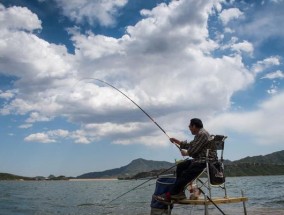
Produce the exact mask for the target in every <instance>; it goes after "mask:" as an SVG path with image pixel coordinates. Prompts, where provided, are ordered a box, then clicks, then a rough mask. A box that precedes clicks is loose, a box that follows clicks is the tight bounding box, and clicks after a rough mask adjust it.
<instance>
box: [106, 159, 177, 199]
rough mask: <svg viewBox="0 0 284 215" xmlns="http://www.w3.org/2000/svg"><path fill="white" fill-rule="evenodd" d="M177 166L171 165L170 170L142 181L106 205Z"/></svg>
mask: <svg viewBox="0 0 284 215" xmlns="http://www.w3.org/2000/svg"><path fill="white" fill-rule="evenodd" d="M177 165H178V164H175V165H173V166H172V167H170V168H168V169H166V170H164V171H162V172H160V173H159V174H158V175H156V176H154V177H152V178H149V179H148V180H147V181H144V182H143V183H141V184H139V185H137V186H136V187H134V188H132V189H131V190H128V191H127V192H125V193H123V194H121V195H120V196H118V197H116V198H114V199H113V200H111V201H110V202H108V203H107V204H110V203H112V202H114V201H115V200H117V199H119V198H121V197H122V196H124V195H126V194H127V193H130V192H131V191H133V190H136V189H137V188H139V187H141V186H142V185H144V184H146V183H147V182H149V181H151V180H153V179H156V178H158V177H159V176H160V175H161V174H163V173H165V172H167V171H169V170H171V169H172V168H174V167H176V166H177Z"/></svg>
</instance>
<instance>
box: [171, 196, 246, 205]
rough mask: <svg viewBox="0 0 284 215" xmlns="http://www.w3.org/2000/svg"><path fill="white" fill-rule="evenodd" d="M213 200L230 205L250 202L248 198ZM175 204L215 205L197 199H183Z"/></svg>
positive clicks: (213, 199) (216, 202)
mask: <svg viewBox="0 0 284 215" xmlns="http://www.w3.org/2000/svg"><path fill="white" fill-rule="evenodd" d="M211 200H212V201H213V202H214V203H215V204H216V205H217V204H230V203H239V202H245V201H248V198H247V197H227V198H222V197H220V198H211ZM173 204H186V205H212V204H213V203H212V202H211V201H209V200H208V199H206V200H205V199H197V200H190V199H182V200H179V201H175V202H173Z"/></svg>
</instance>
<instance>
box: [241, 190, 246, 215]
mask: <svg viewBox="0 0 284 215" xmlns="http://www.w3.org/2000/svg"><path fill="white" fill-rule="evenodd" d="M241 192H242V197H244V191H243V190H241ZM243 208H244V215H247V208H246V203H245V201H243Z"/></svg>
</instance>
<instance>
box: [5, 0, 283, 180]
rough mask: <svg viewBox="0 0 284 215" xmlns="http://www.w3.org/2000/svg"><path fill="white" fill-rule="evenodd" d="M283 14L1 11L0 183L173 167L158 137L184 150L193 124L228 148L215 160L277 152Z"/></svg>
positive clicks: (204, 3) (193, 7)
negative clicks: (146, 165) (143, 164)
mask: <svg viewBox="0 0 284 215" xmlns="http://www.w3.org/2000/svg"><path fill="white" fill-rule="evenodd" d="M283 10H284V0H259V1H249V0H247V1H245V0H239V1H234V0H230V1H224V0H211V1H208V0H199V1H196V0H168V1H162V0H149V1H145V0H94V1H90V0H89V1H88V0H33V1H30V0H0V126H1V130H0V138H1V140H0V148H1V150H0V172H6V173H12V174H17V175H24V176H39V175H41V176H48V175H50V174H53V175H65V176H78V175H81V174H83V173H87V172H93V171H103V170H107V169H112V168H118V167H121V166H124V165H127V164H128V163H130V162H131V161H132V160H134V159H137V158H144V159H148V160H157V161H169V162H174V160H175V159H182V158H183V157H182V156H181V155H180V153H179V151H178V149H177V148H176V147H175V146H174V145H173V144H172V143H170V141H169V139H168V136H167V135H169V136H170V137H175V138H177V139H180V140H188V141H190V140H192V139H193V136H192V135H191V133H190V132H189V130H188V124H189V120H190V119H191V118H200V119H202V121H203V123H204V127H205V129H206V130H208V131H209V133H210V134H223V135H226V136H228V138H227V140H226V143H225V144H226V145H225V152H224V157H225V159H229V160H238V159H241V158H244V157H247V156H255V155H266V154H270V153H273V152H276V151H280V150H283V148H284V147H283V146H284V142H283V140H284V126H283V122H284V114H283V104H284V87H283V83H284V67H283V62H284V59H283V53H284V24H283V20H284V14H283ZM94 79H100V80H103V81H105V82H107V83H109V84H111V85H113V86H115V87H116V88H118V89H119V90H121V91H122V92H123V93H125V94H126V95H127V96H129V97H130V98H131V99H132V100H133V101H135V102H136V103H137V104H138V105H139V106H140V107H141V108H142V109H144V110H145V111H146V112H147V113H148V114H149V115H150V116H151V117H152V118H153V119H154V120H155V121H156V122H157V123H158V124H159V125H160V126H161V127H162V128H163V129H164V130H165V131H166V134H167V135H165V134H164V133H163V132H162V131H161V130H160V129H159V128H158V127H157V126H156V125H155V124H154V123H153V122H152V121H151V120H150V119H149V118H148V117H147V116H146V115H145V114H144V113H143V112H142V111H141V110H140V109H139V108H137V107H136V106H135V105H134V104H133V103H132V102H131V101H129V100H128V99H127V98H126V97H125V96H123V95H122V94H120V93H119V92H118V91H116V90H114V89H113V88H111V87H109V86H108V85H106V84H104V83H102V82H99V81H96V80H94Z"/></svg>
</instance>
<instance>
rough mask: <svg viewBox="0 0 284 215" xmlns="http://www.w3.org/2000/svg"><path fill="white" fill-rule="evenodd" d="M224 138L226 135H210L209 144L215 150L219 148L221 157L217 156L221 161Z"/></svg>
mask: <svg viewBox="0 0 284 215" xmlns="http://www.w3.org/2000/svg"><path fill="white" fill-rule="evenodd" d="M226 138H227V136H224V135H211V140H210V145H213V148H214V149H215V150H216V151H218V150H221V157H220V158H219V160H221V161H223V152H224V145H225V139H226Z"/></svg>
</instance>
